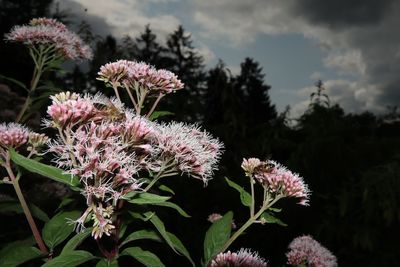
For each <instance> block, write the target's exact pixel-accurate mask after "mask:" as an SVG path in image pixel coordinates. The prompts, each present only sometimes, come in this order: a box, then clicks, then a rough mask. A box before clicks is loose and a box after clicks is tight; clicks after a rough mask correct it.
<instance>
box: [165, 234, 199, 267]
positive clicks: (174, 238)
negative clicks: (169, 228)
mask: <svg viewBox="0 0 400 267" xmlns="http://www.w3.org/2000/svg"><path fill="white" fill-rule="evenodd" d="M167 234H168V236H169V238H170V239H171V241H172V243H173V244H174V246H175V248H176V250H177V251H178V252H180V253H181V254H182V255H183V256H185V257H186V258H187V259H188V260H189V261H190V263H191V264H192V266H195V264H194V262H193V260H192V258H191V257H190V254H189V251H188V250H187V249H186V248H185V246H184V245H183V244H182V242H181V241H180V240H179V238H178V237H177V236H176V235H174V234H173V233H170V232H167Z"/></svg>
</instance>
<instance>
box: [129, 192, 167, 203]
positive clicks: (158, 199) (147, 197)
mask: <svg viewBox="0 0 400 267" xmlns="http://www.w3.org/2000/svg"><path fill="white" fill-rule="evenodd" d="M123 198H124V199H127V197H126V196H125V197H123ZM170 198H171V197H166V196H160V195H156V194H152V193H147V192H142V193H136V194H135V195H134V196H132V197H131V198H129V199H127V200H128V202H129V203H132V204H139V205H143V204H157V203H162V202H165V201H167V200H168V199H170Z"/></svg>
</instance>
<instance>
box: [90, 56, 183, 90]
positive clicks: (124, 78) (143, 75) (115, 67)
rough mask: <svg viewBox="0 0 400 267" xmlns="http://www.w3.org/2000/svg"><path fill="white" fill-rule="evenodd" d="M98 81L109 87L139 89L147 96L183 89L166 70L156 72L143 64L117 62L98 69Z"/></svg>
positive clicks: (177, 80) (174, 76) (176, 79)
mask: <svg viewBox="0 0 400 267" xmlns="http://www.w3.org/2000/svg"><path fill="white" fill-rule="evenodd" d="M98 75H99V77H98V78H97V79H98V80H101V81H104V82H105V83H106V84H108V85H111V86H125V87H128V88H135V87H140V89H143V90H146V92H147V93H149V94H154V93H160V92H161V93H163V94H168V93H172V92H174V91H176V90H180V89H182V88H183V83H182V82H181V81H180V80H179V79H178V77H177V76H176V75H175V74H173V73H172V72H170V71H167V70H163V69H161V70H157V69H156V68H154V67H153V66H150V65H148V64H146V63H144V62H136V61H128V60H118V61H116V62H112V63H107V64H105V65H103V66H102V67H101V68H100V71H99V73H98Z"/></svg>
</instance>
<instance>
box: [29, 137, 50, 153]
mask: <svg viewBox="0 0 400 267" xmlns="http://www.w3.org/2000/svg"><path fill="white" fill-rule="evenodd" d="M49 140H50V139H49V138H48V137H47V136H46V135H45V134H38V133H34V132H31V133H29V140H28V143H29V147H28V148H27V150H28V151H31V152H32V153H34V152H38V151H39V149H40V148H42V147H43V146H44V145H45V144H46V143H48V142H49Z"/></svg>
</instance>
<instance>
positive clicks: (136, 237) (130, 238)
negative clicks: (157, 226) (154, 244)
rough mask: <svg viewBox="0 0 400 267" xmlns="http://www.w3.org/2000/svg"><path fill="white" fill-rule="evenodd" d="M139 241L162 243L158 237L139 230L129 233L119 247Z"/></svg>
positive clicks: (152, 232) (147, 231)
mask: <svg viewBox="0 0 400 267" xmlns="http://www.w3.org/2000/svg"><path fill="white" fill-rule="evenodd" d="M140 239H150V240H155V241H162V240H161V238H160V236H159V235H158V234H157V233H156V232H154V231H151V230H139V231H136V232H133V233H131V234H130V235H128V236H127V237H126V238H125V240H124V241H123V242H122V243H121V245H119V247H122V246H123V245H125V244H127V243H129V242H132V241H135V240H140Z"/></svg>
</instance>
